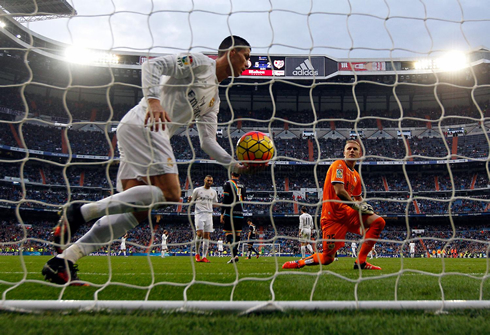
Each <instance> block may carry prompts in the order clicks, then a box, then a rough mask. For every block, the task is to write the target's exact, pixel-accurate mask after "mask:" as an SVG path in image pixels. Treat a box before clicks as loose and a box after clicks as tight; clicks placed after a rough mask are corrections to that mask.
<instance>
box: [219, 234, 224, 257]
mask: <svg viewBox="0 0 490 335" xmlns="http://www.w3.org/2000/svg"><path fill="white" fill-rule="evenodd" d="M218 257H223V239H222V238H221V237H220V238H219V240H218Z"/></svg>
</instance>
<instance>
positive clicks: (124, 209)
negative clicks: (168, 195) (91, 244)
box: [80, 185, 165, 222]
mask: <svg viewBox="0 0 490 335" xmlns="http://www.w3.org/2000/svg"><path fill="white" fill-rule="evenodd" d="M163 201H165V197H164V196H163V192H162V190H161V189H160V188H158V187H156V186H151V185H139V186H135V187H131V188H130V189H127V190H126V191H124V192H121V193H117V194H114V195H111V196H110V197H107V198H104V199H102V200H99V201H96V202H92V203H89V204H85V205H83V206H82V208H81V209H80V210H81V212H82V215H83V218H84V219H85V221H86V222H88V221H90V220H93V219H97V218H100V217H101V216H104V215H111V214H121V213H132V212H137V211H146V210H148V208H142V207H136V206H150V205H152V204H155V203H160V202H163Z"/></svg>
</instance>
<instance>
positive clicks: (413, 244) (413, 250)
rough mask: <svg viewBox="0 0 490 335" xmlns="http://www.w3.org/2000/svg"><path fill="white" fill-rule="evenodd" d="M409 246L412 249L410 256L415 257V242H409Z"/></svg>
mask: <svg viewBox="0 0 490 335" xmlns="http://www.w3.org/2000/svg"><path fill="white" fill-rule="evenodd" d="M408 247H409V249H410V257H411V258H414V257H415V242H410V243H409V244H408Z"/></svg>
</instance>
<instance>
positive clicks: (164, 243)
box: [162, 230, 168, 258]
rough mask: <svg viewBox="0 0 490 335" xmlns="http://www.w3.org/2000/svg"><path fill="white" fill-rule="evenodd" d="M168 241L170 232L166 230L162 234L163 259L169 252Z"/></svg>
mask: <svg viewBox="0 0 490 335" xmlns="http://www.w3.org/2000/svg"><path fill="white" fill-rule="evenodd" d="M167 240H168V231H166V230H164V231H163V234H162V258H165V253H167V252H168V246H167Z"/></svg>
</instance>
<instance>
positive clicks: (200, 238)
mask: <svg viewBox="0 0 490 335" xmlns="http://www.w3.org/2000/svg"><path fill="white" fill-rule="evenodd" d="M201 242H202V236H196V242H195V243H196V245H195V248H196V252H195V253H196V255H199V254H200V252H199V251H200V250H201Z"/></svg>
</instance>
